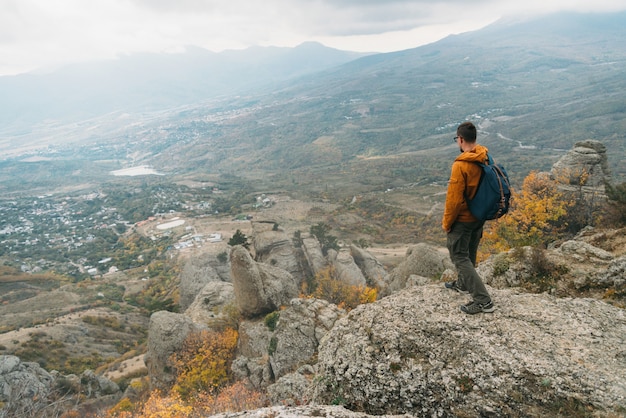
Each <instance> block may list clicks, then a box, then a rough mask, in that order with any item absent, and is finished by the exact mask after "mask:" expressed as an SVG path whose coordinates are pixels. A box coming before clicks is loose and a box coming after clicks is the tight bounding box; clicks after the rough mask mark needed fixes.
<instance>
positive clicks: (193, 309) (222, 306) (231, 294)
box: [185, 281, 235, 325]
mask: <svg viewBox="0 0 626 418" xmlns="http://www.w3.org/2000/svg"><path fill="white" fill-rule="evenodd" d="M234 305H235V291H234V289H233V284H232V283H226V282H219V281H212V282H209V283H207V284H206V285H205V286H204V288H203V289H202V290H201V291H200V293H198V294H197V295H196V298H195V299H194V301H193V303H192V304H191V306H189V307H188V308H187V310H186V311H185V315H186V316H188V317H189V318H191V320H192V321H193V322H195V323H198V324H206V325H211V324H213V323H215V322H219V321H224V320H227V319H228V318H227V317H228V316H229V315H230V314H231V313H230V312H229V309H228V308H229V307H230V306H234Z"/></svg>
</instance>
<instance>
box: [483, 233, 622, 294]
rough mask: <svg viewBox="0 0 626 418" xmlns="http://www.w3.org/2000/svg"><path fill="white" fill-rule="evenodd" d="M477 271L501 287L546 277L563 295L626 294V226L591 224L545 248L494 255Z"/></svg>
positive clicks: (555, 290) (550, 285) (549, 283)
mask: <svg viewBox="0 0 626 418" xmlns="http://www.w3.org/2000/svg"><path fill="white" fill-rule="evenodd" d="M538 253H539V254H538ZM541 270H544V271H541ZM477 271H478V273H479V274H480V275H481V277H483V280H484V281H485V283H488V284H490V285H492V286H495V287H498V288H505V287H517V286H521V285H522V284H523V283H532V282H533V281H536V280H537V278H538V277H540V276H545V277H548V278H551V279H552V281H551V282H548V283H545V284H544V286H545V287H549V290H550V291H551V292H553V293H555V294H558V295H562V296H567V295H569V294H570V293H571V292H572V290H575V291H577V292H581V291H587V292H591V294H596V295H597V296H600V297H602V296H603V295H604V294H605V293H607V292H609V293H612V294H618V295H620V294H625V293H626V275H625V274H624V272H625V271H626V228H623V229H618V230H612V231H597V230H596V229H595V228H592V227H587V228H585V229H584V230H583V231H581V232H580V233H579V234H578V235H577V236H576V237H574V238H573V239H571V240H568V241H565V242H562V243H558V244H556V245H554V246H551V247H550V248H549V249H547V250H545V251H542V250H537V249H532V248H530V247H525V248H521V249H514V250H511V251H508V252H505V253H501V254H497V255H494V256H492V257H490V258H489V259H488V260H486V261H485V262H483V263H481V264H480V265H479V266H478V269H477ZM546 290H547V289H546Z"/></svg>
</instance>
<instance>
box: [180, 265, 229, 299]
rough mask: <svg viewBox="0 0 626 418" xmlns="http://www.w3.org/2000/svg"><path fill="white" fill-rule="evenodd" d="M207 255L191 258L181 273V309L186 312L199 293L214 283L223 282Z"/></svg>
mask: <svg viewBox="0 0 626 418" xmlns="http://www.w3.org/2000/svg"><path fill="white" fill-rule="evenodd" d="M212 263H214V262H212V261H211V258H210V257H209V256H208V255H207V254H202V255H199V256H198V257H191V258H190V259H189V260H188V261H187V262H186V263H185V266H184V267H183V270H182V271H181V273H180V285H179V291H180V309H181V311H184V310H185V309H187V308H188V307H189V306H190V305H191V304H192V303H193V301H194V299H195V298H196V296H197V295H198V293H200V291H201V290H202V289H203V288H204V287H205V286H206V284H207V283H209V282H213V281H221V278H220V275H219V274H218V272H217V270H216V269H215V268H214V267H213V265H212Z"/></svg>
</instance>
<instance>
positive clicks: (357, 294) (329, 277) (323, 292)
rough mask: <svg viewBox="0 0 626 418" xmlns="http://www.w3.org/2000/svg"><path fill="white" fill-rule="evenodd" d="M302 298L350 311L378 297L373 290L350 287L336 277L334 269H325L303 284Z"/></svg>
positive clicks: (370, 288) (363, 287)
mask: <svg viewBox="0 0 626 418" xmlns="http://www.w3.org/2000/svg"><path fill="white" fill-rule="evenodd" d="M303 296H304V297H314V298H317V299H323V300H326V301H328V302H331V303H334V304H335V305H337V306H339V307H340V308H343V309H346V310H352V309H354V308H356V307H357V306H358V305H361V304H364V303H371V302H374V301H375V300H376V298H377V296H378V292H377V290H376V289H375V288H372V287H368V286H355V285H350V284H348V283H346V282H344V281H342V280H339V278H337V276H336V272H335V268H334V267H332V266H331V267H327V268H325V269H323V270H321V271H320V272H319V273H317V274H316V275H315V278H314V279H313V280H312V281H311V282H309V283H305V284H304V288H303Z"/></svg>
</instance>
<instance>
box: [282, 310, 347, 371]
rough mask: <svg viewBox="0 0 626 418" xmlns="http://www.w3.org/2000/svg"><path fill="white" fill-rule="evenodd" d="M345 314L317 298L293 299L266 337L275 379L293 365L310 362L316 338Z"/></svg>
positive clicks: (291, 369) (314, 351)
mask: <svg viewBox="0 0 626 418" xmlns="http://www.w3.org/2000/svg"><path fill="white" fill-rule="evenodd" d="M344 314H345V311H344V310H343V309H339V308H337V306H335V305H334V304H332V303H329V302H326V301H324V300H320V299H293V300H292V301H291V303H290V304H289V307H288V308H287V309H284V310H282V311H280V317H279V319H278V322H277V324H276V330H275V331H274V333H273V335H272V338H271V340H270V348H271V350H270V364H271V365H272V373H273V374H274V377H275V378H276V379H278V378H280V377H282V376H284V375H286V374H287V373H289V372H292V371H294V369H295V368H296V366H299V365H301V364H304V363H306V362H314V361H312V358H313V357H314V356H315V354H316V353H317V347H318V345H319V342H320V340H321V339H322V337H323V336H324V335H326V333H327V332H328V331H329V330H330V329H331V328H332V327H333V325H334V324H335V322H336V321H337V319H339V318H340V317H341V316H343V315H344Z"/></svg>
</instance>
